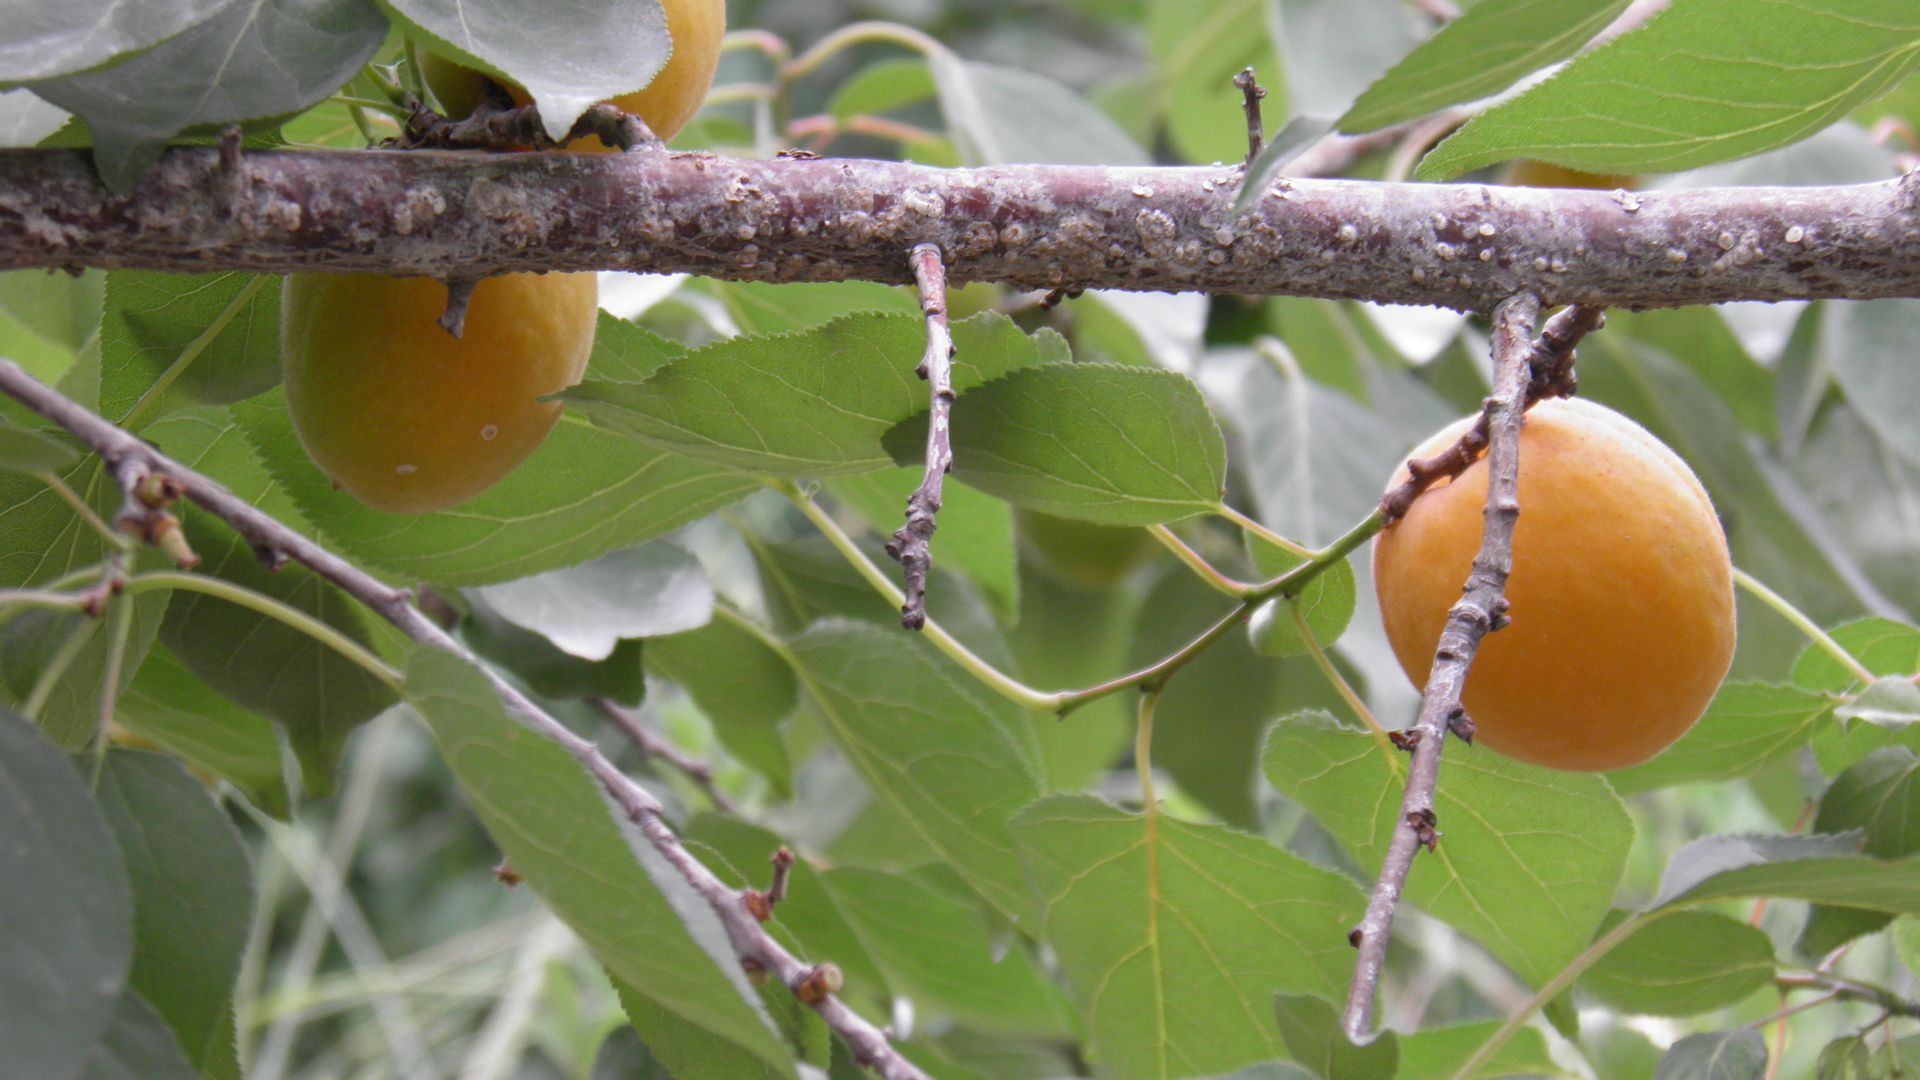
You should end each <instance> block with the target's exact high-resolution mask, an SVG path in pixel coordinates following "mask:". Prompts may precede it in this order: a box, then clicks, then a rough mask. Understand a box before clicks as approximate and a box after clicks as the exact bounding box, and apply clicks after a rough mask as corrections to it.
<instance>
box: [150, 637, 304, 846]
mask: <svg viewBox="0 0 1920 1080" xmlns="http://www.w3.org/2000/svg"><path fill="white" fill-rule="evenodd" d="M114 722H115V723H117V724H119V725H120V726H121V727H123V728H125V729H127V730H128V731H129V732H132V733H133V734H135V735H138V736H139V737H140V738H142V739H146V740H147V741H149V742H151V743H153V744H154V745H156V746H158V747H160V748H161V749H163V750H165V751H167V752H168V753H170V754H173V755H175V756H176V757H179V758H181V759H183V760H185V761H186V762H187V763H188V764H190V765H192V766H193V767H194V768H196V769H204V770H205V771H207V772H210V773H212V774H213V775H215V776H218V777H220V778H221V779H222V780H225V781H227V782H228V783H230V784H232V785H233V786H234V787H236V788H239V789H240V793H241V794H243V795H245V796H246V798H247V801H248V802H251V803H252V804H253V805H254V806H256V807H258V808H259V809H260V810H261V811H262V812H263V813H266V814H268V815H270V816H272V817H276V818H279V819H281V820H282V821H284V820H286V818H287V815H288V813H289V812H290V811H291V809H292V807H291V804H290V800H289V797H288V795H287V781H286V777H285V775H284V773H283V771H282V764H281V758H280V740H279V739H278V738H277V737H276V736H275V735H274V733H273V725H272V723H270V722H269V721H268V720H267V719H266V718H265V717H262V716H257V715H255V714H253V713H250V712H248V711H246V710H245V709H242V708H240V707H239V706H238V705H235V704H233V703H232V702H230V701H228V700H227V699H226V698H223V697H221V696H220V695H219V694H217V693H215V692H214V691H213V688H212V687H210V686H208V685H207V684H206V683H204V682H202V681H200V680H199V679H197V678H195V677H194V675H193V673H192V672H190V671H188V670H187V669H186V668H185V667H184V666H182V665H181V663H180V661H179V660H178V659H177V658H176V657H175V656H174V655H173V654H172V653H171V652H168V651H167V647H166V646H164V645H158V644H156V645H155V646H154V647H153V649H152V650H151V651H150V652H148V653H147V661H146V663H144V664H142V665H140V670H139V672H137V673H136V674H135V675H134V677H133V682H132V683H130V684H128V686H127V689H126V690H125V692H123V693H122V694H121V695H120V699H119V701H118V703H117V708H116V709H115V712H114Z"/></svg>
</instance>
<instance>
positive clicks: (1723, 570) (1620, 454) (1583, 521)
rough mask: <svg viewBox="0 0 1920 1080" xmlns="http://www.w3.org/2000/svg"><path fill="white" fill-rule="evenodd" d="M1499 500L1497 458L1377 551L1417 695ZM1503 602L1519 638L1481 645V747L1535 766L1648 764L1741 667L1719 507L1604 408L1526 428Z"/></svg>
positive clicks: (1470, 686)
mask: <svg viewBox="0 0 1920 1080" xmlns="http://www.w3.org/2000/svg"><path fill="white" fill-rule="evenodd" d="M1470 423H1472V420H1471V419H1467V420H1462V421H1460V422H1459V423H1457V424H1455V425H1453V426H1452V427H1449V428H1447V429H1446V430H1444V431H1441V432H1440V433H1438V434H1436V435H1435V436H1433V438H1431V439H1429V440H1428V441H1427V442H1426V443H1425V444H1423V445H1422V446H1421V447H1420V448H1418V449H1417V450H1415V451H1414V453H1413V456H1415V457H1425V456H1428V455H1431V454H1433V453H1436V452H1438V451H1439V450H1441V449H1443V448H1444V447H1446V446H1448V445H1450V444H1451V443H1452V442H1453V441H1454V440H1455V439H1457V438H1458V437H1459V436H1460V434H1461V433H1462V432H1463V431H1465V430H1466V428H1467V426H1468V425H1469V424H1470ZM1405 476H1406V469H1405V468H1404V467H1402V469H1401V470H1400V472H1399V474H1398V475H1397V476H1396V477H1395V478H1394V480H1393V483H1394V484H1398V483H1399V482H1400V480H1401V479H1403V478H1404V477H1405ZM1486 497H1487V465H1486V460H1485V459H1484V457H1483V458H1482V459H1481V460H1480V461H1478V462H1476V463H1474V464H1473V465H1472V466H1470V467H1469V468H1468V469H1467V470H1466V471H1465V472H1463V473H1462V474H1461V475H1460V476H1459V477H1458V478H1456V479H1454V480H1453V481H1451V482H1446V481H1442V482H1441V483H1440V484H1439V485H1437V486H1436V487H1434V488H1433V489H1431V490H1429V491H1427V492H1426V493H1425V494H1423V495H1421V496H1420V497H1419V498H1418V499H1416V500H1414V503H1413V506H1412V508H1411V509H1410V510H1409V511H1408V513H1407V515H1406V517H1404V518H1402V519H1401V520H1400V521H1398V522H1396V523H1395V524H1393V525H1392V526H1390V527H1389V528H1388V529H1387V530H1386V531H1385V532H1383V533H1381V534H1380V536H1379V537H1378V538H1377V539H1376V540H1375V541H1374V549H1373V571H1374V585H1375V588H1376V590H1377V592H1378V594H1379V599H1380V611H1381V615H1382V616H1383V618H1384V620H1385V623H1386V630H1387V638H1388V640H1389V641H1390V642H1391V643H1392V645H1393V651H1394V655H1395V656H1396V657H1398V658H1399V661H1400V666H1401V667H1402V668H1403V669H1405V670H1406V672H1407V675H1408V676H1409V677H1410V678H1412V679H1413V681H1414V683H1415V684H1417V685H1423V686H1424V685H1425V683H1426V679H1427V674H1428V671H1429V670H1430V668H1431V665H1432V663H1433V658H1434V649H1435V647H1436V645H1437V644H1438V642H1439V638H1440V631H1441V628H1442V626H1444V624H1445V623H1446V620H1447V612H1448V609H1449V608H1450V607H1452V605H1453V604H1454V602H1455V601H1457V600H1458V599H1459V598H1460V590H1461V586H1462V585H1463V584H1465V582H1466V580H1467V574H1468V571H1469V568H1470V566H1471V564H1472V562H1473V558H1474V555H1475V553H1476V552H1477V551H1478V550H1479V547H1480V538H1481V516H1482V511H1483V510H1484V508H1485V505H1486ZM1506 595H1507V599H1508V601H1509V603H1510V605H1511V606H1510V608H1509V611H1508V615H1509V617H1510V618H1511V619H1512V623H1511V625H1509V626H1508V627H1507V628H1506V629H1504V630H1501V631H1499V632H1498V633H1493V634H1489V635H1487V637H1486V639H1485V640H1484V641H1483V642H1482V643H1481V646H1480V651H1479V654H1478V656H1477V658H1476V659H1475V660H1474V662H1473V667H1472V668H1471V669H1470V671H1469V672H1468V674H1467V682H1466V689H1465V695H1464V697H1463V701H1462V703H1463V704H1464V705H1465V706H1466V710H1467V714H1468V715H1469V716H1470V717H1471V718H1472V719H1473V721H1474V724H1475V727H1476V735H1475V737H1476V739H1477V740H1478V741H1479V742H1481V743H1484V744H1485V745H1486V746H1488V747H1491V748H1492V749H1494V750H1497V751H1499V752H1500V753H1502V754H1506V755H1507V756H1509V757H1514V758H1518V759H1520V760H1522V761H1527V762H1532V763H1533V764H1536V765H1544V766H1547V767H1550V768H1556V769H1571V770H1579V771H1595V770H1602V769H1617V768H1622V767H1624V766H1627V765H1634V764H1638V763H1639V762H1642V761H1646V760H1647V759H1649V758H1651V757H1653V756H1654V755H1655V754H1658V753H1659V752H1660V751H1662V750H1664V749H1665V748H1666V747H1667V746H1669V745H1671V744H1672V743H1673V742H1674V740H1676V739H1678V738H1679V737H1680V736H1681V735H1683V734H1685V733H1686V731H1687V729H1688V728H1690V727H1692V726H1693V723H1694V721H1695V720H1697V719H1699V717H1700V714H1701V713H1702V712H1704V711H1705V709H1706V706H1707V702H1708V701H1709V700H1710V699H1711V698H1712V697H1713V694H1714V691H1715V690H1716V689H1717V688H1718V687H1719V685H1720V681H1721V680H1722V679H1723V678H1725V677H1726V673H1727V667H1728V665H1729V664H1730V663H1731V662H1732V659H1733V646H1734V608H1733V567H1732V562H1731V560H1730V558H1729V556H1728V553H1727V543H1726V537H1725V534H1724V533H1723V532H1722V530H1721V527H1720V522H1719V519H1718V518H1717V517H1715V515H1714V512H1713V506H1712V504H1711V503H1710V502H1709V501H1708V499H1707V493H1706V491H1705V490H1704V489H1702V488H1701V486H1700V482H1699V480H1698V479H1696V478H1695V476H1694V475H1693V471H1692V470H1691V469H1689V468H1688V467H1687V465H1686V463H1685V462H1684V461H1682V460H1680V458H1679V456H1678V455H1676V454H1675V453H1674V452H1673V451H1672V450H1670V449H1668V448H1667V446H1666V445H1664V444H1663V443H1661V442H1660V441H1659V440H1658V439H1656V438H1654V437H1653V435H1651V434H1650V433H1648V432H1647V431H1646V429H1644V428H1642V427H1640V426H1639V425H1638V424H1636V423H1634V422H1633V421H1632V420H1629V419H1627V418H1626V417H1624V416H1622V415H1620V414H1619V413H1617V412H1614V411H1613V410H1611V409H1608V408H1606V407H1604V406H1601V405H1596V404H1593V403H1591V402H1587V401H1582V400H1578V399H1575V400H1569V401H1557V400H1549V401H1544V402H1541V403H1540V404H1539V405H1536V406H1535V407H1534V408H1533V409H1532V410H1531V411H1530V412H1529V413H1528V414H1527V417H1526V420H1525V423H1524V425H1523V426H1522V428H1521V435H1520V519H1519V523H1518V524H1517V526H1516V527H1515V533H1514V541H1513V574H1512V577H1511V578H1510V579H1509V580H1508V582H1507V590H1506Z"/></svg>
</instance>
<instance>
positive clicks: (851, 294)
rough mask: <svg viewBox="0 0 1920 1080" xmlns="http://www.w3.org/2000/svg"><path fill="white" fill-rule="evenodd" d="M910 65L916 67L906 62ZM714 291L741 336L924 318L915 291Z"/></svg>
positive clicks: (804, 287)
mask: <svg viewBox="0 0 1920 1080" xmlns="http://www.w3.org/2000/svg"><path fill="white" fill-rule="evenodd" d="M905 62H907V63H911V62H912V61H905ZM702 284H705V285H707V286H708V287H710V288H712V289H713V290H714V292H715V293H716V294H717V295H718V296H719V297H720V301H721V302H722V303H724V304H726V305H727V312H728V314H730V315H732V316H733V321H734V322H735V323H738V324H739V326H740V332H741V333H742V334H783V333H787V332H789V331H793V330H807V329H811V328H812V327H815V326H819V325H821V324H822V323H828V322H832V321H833V320H835V319H837V318H840V317H841V316H843V315H852V314H854V313H855V312H863V311H892V312H899V313H900V314H902V315H912V316H914V317H915V318H918V317H920V300H919V298H918V297H917V296H915V295H914V292H913V290H911V289H907V288H903V287H901V286H898V285H881V284H878V283H877V282H872V281H832V282H811V281H807V282H797V283H794V284H790V285H769V284H768V283H766V282H764V281H713V282H703V283H702Z"/></svg>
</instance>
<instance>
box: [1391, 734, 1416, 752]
mask: <svg viewBox="0 0 1920 1080" xmlns="http://www.w3.org/2000/svg"><path fill="white" fill-rule="evenodd" d="M1387 741H1388V742H1390V743H1392V744H1393V748H1394V749H1395V750H1402V751H1405V752H1406V753H1409V754H1411V753H1413V751H1414V749H1415V748H1416V747H1418V746H1419V745H1420V729H1419V728H1406V729H1404V730H1401V731H1389V732H1387Z"/></svg>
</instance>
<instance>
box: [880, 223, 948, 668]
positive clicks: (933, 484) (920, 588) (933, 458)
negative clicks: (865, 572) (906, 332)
mask: <svg viewBox="0 0 1920 1080" xmlns="http://www.w3.org/2000/svg"><path fill="white" fill-rule="evenodd" d="M909 258H910V260H911V262H912V264H913V280H914V281H915V282H916V283H918V285H919V286H920V311H921V313H922V314H924V315H925V316H926V321H927V351H926V355H925V357H923V358H922V359H921V361H920V366H919V368H918V369H916V370H917V371H918V372H919V375H920V377H921V378H922V379H925V380H926V381H927V394H928V396H929V398H930V399H931V401H932V404H931V406H930V407H929V409H928V411H927V468H926V474H925V475H924V476H923V477H922V478H921V480H920V486H919V487H917V488H915V489H914V492H913V494H912V495H911V496H908V498H907V522H906V524H904V525H902V526H900V530H899V531H898V532H896V533H894V534H893V539H892V540H890V541H888V542H887V554H888V555H891V556H893V558H894V559H895V560H897V561H898V562H899V563H900V565H901V566H903V567H905V568H906V585H905V592H906V601H905V602H904V603H902V604H901V605H900V625H902V626H904V627H906V628H907V629H909V630H918V629H920V628H921V627H923V626H925V625H927V575H928V574H929V573H930V572H931V571H932V570H933V549H932V543H933V531H934V530H935V529H937V528H939V526H940V522H939V515H940V497H941V488H942V486H943V485H944V483H945V481H946V476H947V472H948V470H950V469H952V468H953V438H952V432H951V430H950V424H949V422H950V420H951V418H952V413H953V333H952V331H951V330H950V329H948V327H947V269H946V264H945V263H943V262H942V261H941V258H940V249H939V248H937V247H934V246H933V245H932V244H922V245H920V246H919V247H916V248H914V249H913V254H912V255H911V256H910V257H909Z"/></svg>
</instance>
